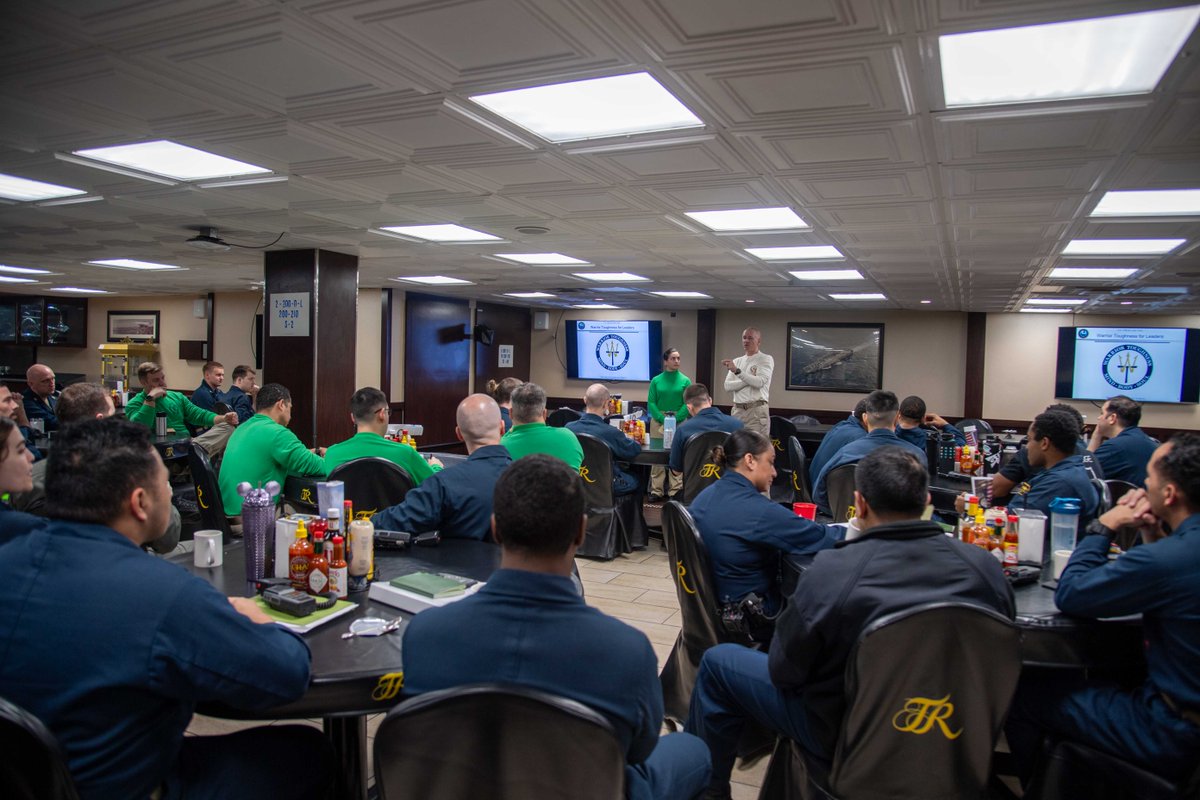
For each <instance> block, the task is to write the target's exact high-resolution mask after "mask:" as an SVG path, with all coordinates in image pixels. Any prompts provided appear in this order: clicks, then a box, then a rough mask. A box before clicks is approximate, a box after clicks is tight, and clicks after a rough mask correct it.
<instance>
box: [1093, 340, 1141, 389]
mask: <svg viewBox="0 0 1200 800" xmlns="http://www.w3.org/2000/svg"><path fill="white" fill-rule="evenodd" d="M1100 369H1101V371H1102V372H1103V373H1104V380H1106V381H1108V383H1109V384H1111V385H1113V386H1115V387H1117V388H1118V389H1120V390H1121V391H1129V390H1131V389H1136V388H1138V387H1139V386H1142V385H1144V384H1145V383H1146V381H1148V380H1150V375H1151V373H1152V372H1153V371H1154V360H1153V359H1152V358H1150V354H1149V353H1148V352H1146V351H1145V350H1144V349H1142V348H1141V347H1138V346H1137V345H1135V344H1122V345H1118V346H1117V347H1114V348H1113V349H1112V350H1110V351H1108V355H1106V356H1105V357H1104V362H1103V363H1102V364H1101V367H1100Z"/></svg>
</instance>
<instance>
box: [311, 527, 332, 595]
mask: <svg viewBox="0 0 1200 800" xmlns="http://www.w3.org/2000/svg"><path fill="white" fill-rule="evenodd" d="M328 589H329V558H328V557H326V555H325V537H324V535H323V534H314V536H313V554H312V556H311V557H310V558H309V562H308V593H309V594H324V593H325V592H326V591H327V590H328Z"/></svg>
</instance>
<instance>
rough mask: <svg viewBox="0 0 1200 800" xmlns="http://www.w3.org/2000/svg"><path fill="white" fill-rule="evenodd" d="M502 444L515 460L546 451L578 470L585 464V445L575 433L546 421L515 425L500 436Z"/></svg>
mask: <svg viewBox="0 0 1200 800" xmlns="http://www.w3.org/2000/svg"><path fill="white" fill-rule="evenodd" d="M500 444H502V445H504V447H505V448H506V449H507V450H508V452H509V454H510V455H511V456H512V458H513V461H516V460H517V459H518V458H521V457H522V456H527V455H530V454H532V453H546V454H547V455H551V456H554V457H555V458H559V459H562V460H563V461H565V462H567V465H568V466H570V467H571V469H573V470H575V471H576V472H578V471H579V468H580V466H582V465H583V445H581V444H580V443H579V439H577V438H576V437H575V434H574V433H572V432H571V431H569V430H568V429H566V428H551V427H550V426H549V425H547V424H546V423H544V422H528V423H522V424H518V425H513V427H512V430H511V431H509V432H508V433H506V434H504V436H502V437H501V438H500Z"/></svg>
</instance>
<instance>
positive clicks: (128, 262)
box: [87, 258, 187, 271]
mask: <svg viewBox="0 0 1200 800" xmlns="http://www.w3.org/2000/svg"><path fill="white" fill-rule="evenodd" d="M87 263H88V264H91V265H93V266H96V267H112V268H113V269H141V270H150V271H153V270H164V269H187V267H177V266H175V265H174V264H155V263H154V262H153V261H138V260H136V259H133V258H109V259H105V260H103V261H88V262H87Z"/></svg>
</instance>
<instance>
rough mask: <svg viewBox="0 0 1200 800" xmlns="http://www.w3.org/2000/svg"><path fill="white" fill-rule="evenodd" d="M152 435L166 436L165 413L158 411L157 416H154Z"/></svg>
mask: <svg viewBox="0 0 1200 800" xmlns="http://www.w3.org/2000/svg"><path fill="white" fill-rule="evenodd" d="M154 435H155V436H166V435H167V412H165V411H159V412H158V413H157V414H155V415H154Z"/></svg>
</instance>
